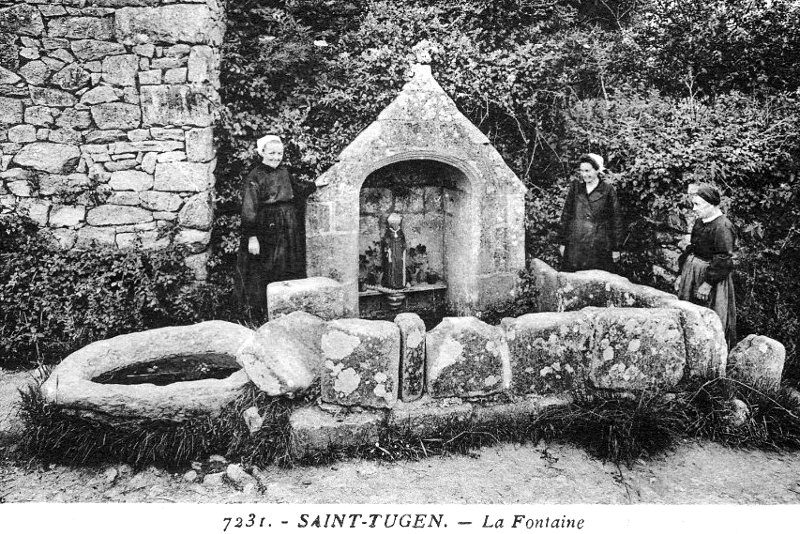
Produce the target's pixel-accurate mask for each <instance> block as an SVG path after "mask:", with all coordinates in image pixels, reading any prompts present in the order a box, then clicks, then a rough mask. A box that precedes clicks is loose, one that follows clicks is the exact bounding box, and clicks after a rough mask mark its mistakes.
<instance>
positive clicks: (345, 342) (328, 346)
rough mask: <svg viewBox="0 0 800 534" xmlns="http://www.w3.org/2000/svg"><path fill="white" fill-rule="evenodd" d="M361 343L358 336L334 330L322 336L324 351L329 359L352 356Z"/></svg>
mask: <svg viewBox="0 0 800 534" xmlns="http://www.w3.org/2000/svg"><path fill="white" fill-rule="evenodd" d="M360 344H361V339H359V338H358V337H356V336H351V335H349V334H345V333H344V332H339V331H338V330H333V331H331V332H327V333H326V334H325V335H324V336H322V352H323V353H324V354H325V357H326V358H327V359H329V360H337V361H338V360H342V359H344V358H346V357H348V356H350V355H351V354H352V353H353V351H354V350H355V349H356V348H357V347H358V346H359V345H360Z"/></svg>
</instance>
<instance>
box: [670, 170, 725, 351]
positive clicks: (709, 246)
mask: <svg viewBox="0 0 800 534" xmlns="http://www.w3.org/2000/svg"><path fill="white" fill-rule="evenodd" d="M719 203H720V194H719V191H717V189H716V188H715V187H713V186H710V185H701V186H699V187H698V188H697V192H696V193H695V194H693V195H692V210H693V211H694V212H695V213H696V214H697V220H696V221H695V223H694V226H693V227H692V240H691V243H690V244H689V246H688V247H686V250H685V251H684V253H683V254H682V255H681V257H680V258H679V260H678V264H679V265H680V267H681V274H680V276H679V277H678V279H677V280H676V281H675V289H676V290H677V292H678V298H680V299H681V300H688V301H691V302H694V303H695V304H700V305H702V306H706V307H708V308H711V309H712V310H714V311H715V312H717V315H719V318H720V320H721V321H722V328H723V330H724V332H725V340H726V341H727V342H728V348H730V347H732V346H733V343H734V342H735V341H736V295H735V293H734V290H733V276H732V273H733V267H734V265H733V254H734V252H735V251H736V241H737V232H736V227H735V226H733V223H731V222H730V221H729V220H728V218H727V217H725V215H724V214H723V213H722V211H721V210H720V209H719Z"/></svg>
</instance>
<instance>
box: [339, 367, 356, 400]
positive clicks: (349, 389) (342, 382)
mask: <svg viewBox="0 0 800 534" xmlns="http://www.w3.org/2000/svg"><path fill="white" fill-rule="evenodd" d="M360 383H361V377H360V376H359V375H358V373H357V372H356V370H355V369H353V368H352V367H348V368H347V369H344V370H343V371H341V372H340V373H339V374H338V375H337V376H336V382H334V384H333V389H334V390H335V391H336V392H337V393H339V394H340V395H341V396H343V397H347V396H348V395H350V394H351V393H353V392H354V391H355V390H356V389H358V385H359V384H360Z"/></svg>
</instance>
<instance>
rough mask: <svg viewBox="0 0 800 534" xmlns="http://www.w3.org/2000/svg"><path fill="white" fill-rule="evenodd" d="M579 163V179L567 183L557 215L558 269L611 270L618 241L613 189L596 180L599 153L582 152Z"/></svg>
mask: <svg viewBox="0 0 800 534" xmlns="http://www.w3.org/2000/svg"><path fill="white" fill-rule="evenodd" d="M579 163H580V165H579V169H578V170H579V173H580V177H581V180H575V181H573V182H572V183H571V184H570V188H569V192H568V193H567V200H566V202H565V203H564V211H563V212H562V214H561V246H560V247H559V252H560V253H561V256H562V257H563V260H562V263H561V270H562V271H582V270H585V269H603V270H605V271H609V272H612V271H613V270H614V263H616V262H617V261H619V257H620V253H619V249H620V244H621V241H622V213H621V210H620V206H619V200H618V199H617V192H616V190H615V189H614V186H612V185H611V184H609V183H607V182H605V181H603V180H601V179H600V177H601V175H602V173H603V171H604V170H605V169H604V167H603V158H602V157H601V156H599V155H597V154H584V155H583V156H581V159H580V162H579Z"/></svg>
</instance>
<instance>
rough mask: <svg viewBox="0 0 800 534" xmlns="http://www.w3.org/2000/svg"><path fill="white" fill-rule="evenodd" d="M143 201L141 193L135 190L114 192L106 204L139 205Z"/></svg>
mask: <svg viewBox="0 0 800 534" xmlns="http://www.w3.org/2000/svg"><path fill="white" fill-rule="evenodd" d="M141 203H142V202H141V200H140V199H139V193H136V192H133V191H123V192H121V193H119V192H118V193H112V194H111V196H109V197H108V198H107V199H106V204H118V205H120V206H139V205H140V204H141Z"/></svg>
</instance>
